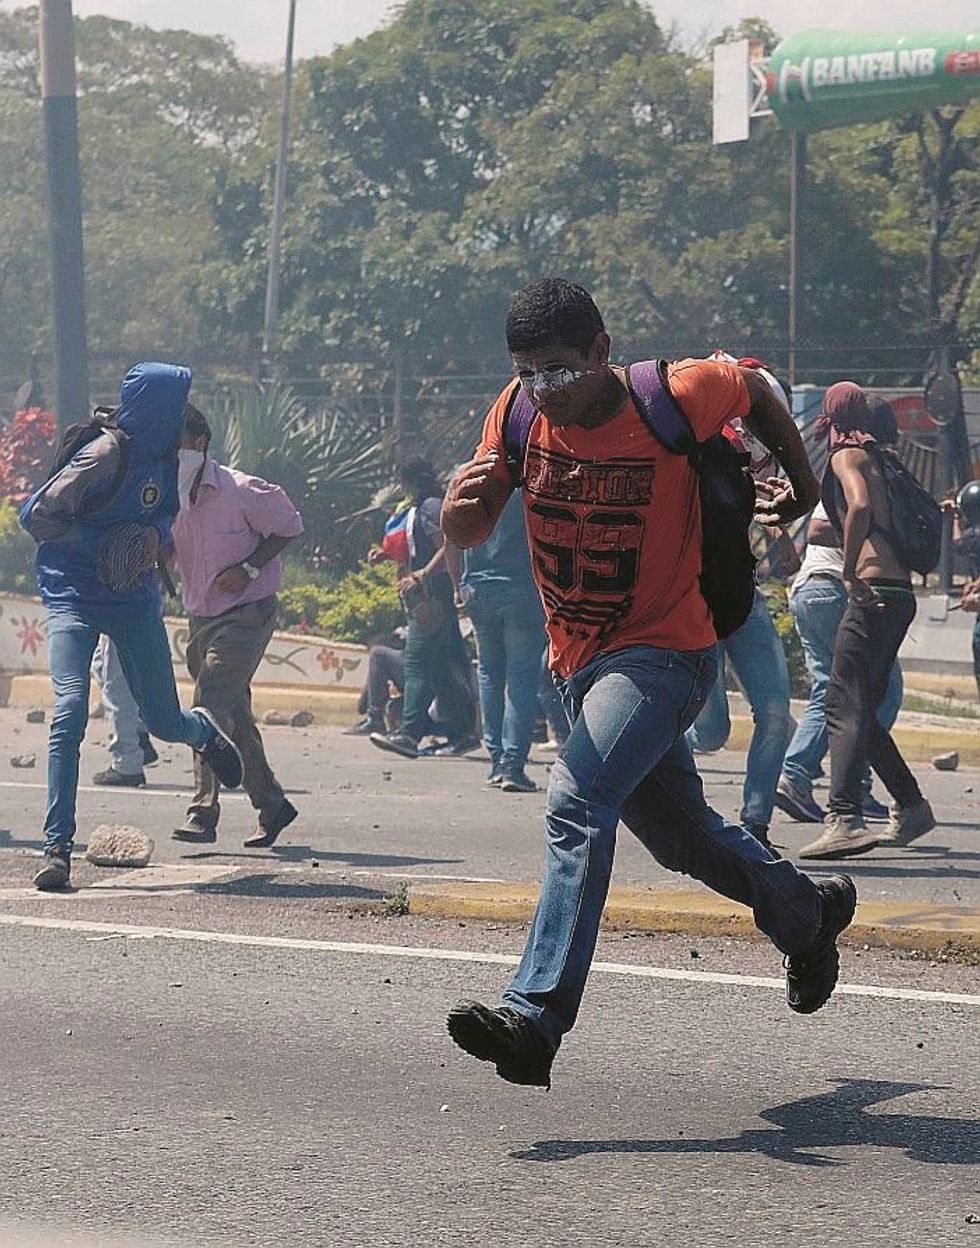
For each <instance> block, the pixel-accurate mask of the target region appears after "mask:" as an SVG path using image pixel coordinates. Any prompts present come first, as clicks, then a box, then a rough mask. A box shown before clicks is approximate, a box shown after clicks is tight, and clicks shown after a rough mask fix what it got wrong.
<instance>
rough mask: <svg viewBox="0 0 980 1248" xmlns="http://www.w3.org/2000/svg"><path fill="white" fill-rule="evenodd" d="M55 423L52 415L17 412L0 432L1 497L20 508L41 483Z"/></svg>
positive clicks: (30, 410)
mask: <svg viewBox="0 0 980 1248" xmlns="http://www.w3.org/2000/svg"><path fill="white" fill-rule="evenodd" d="M56 434H57V422H56V421H55V418H54V415H53V413H51V412H46V411H44V410H43V408H40V407H30V408H28V409H27V410H26V411H23V412H17V413H15V415H14V416H13V418H12V419H11V421H10V423H9V424H8V425H7V427H6V428H5V429H4V430H3V431H2V432H0V498H7V499H9V500H10V501H11V502H12V503H15V504H17V505H19V504H20V503H22V502H23V501H24V499H25V498H27V497H28V496H29V495H30V494H32V493H33V492H34V490H36V489H37V487H38V486H39V485H40V484H41V482H42V481H43V480H44V477H45V474H46V473H47V470H48V467H49V465H50V463H51V456H52V451H53V449H54V443H55V436H56Z"/></svg>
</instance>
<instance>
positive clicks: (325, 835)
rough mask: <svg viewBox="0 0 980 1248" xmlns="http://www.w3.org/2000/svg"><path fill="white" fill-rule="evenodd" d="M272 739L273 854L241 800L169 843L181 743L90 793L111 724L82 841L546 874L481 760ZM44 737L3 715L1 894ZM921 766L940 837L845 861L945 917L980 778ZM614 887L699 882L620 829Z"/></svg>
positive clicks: (164, 851)
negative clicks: (201, 831) (197, 836)
mask: <svg viewBox="0 0 980 1248" xmlns="http://www.w3.org/2000/svg"><path fill="white" fill-rule="evenodd" d="M264 734H265V737H266V742H267V746H268V751H269V755H270V758H271V759H272V761H273V764H274V766H275V768H276V770H277V771H278V773H279V775H280V777H281V779H282V781H283V783H284V784H285V785H286V787H287V789H288V790H289V792H290V794H291V796H292V799H293V801H294V802H295V804H296V806H297V807H298V808H299V810H300V818H299V819H298V820H297V821H296V823H295V824H293V826H292V827H290V828H289V829H287V831H286V832H285V833H284V834H283V836H282V838H281V840H280V842H279V844H278V845H277V846H276V847H275V850H274V851H261V850H252V851H246V850H243V849H242V846H241V842H242V840H243V839H244V837H245V836H247V835H248V833H249V832H250V831H251V830H252V828H253V827H254V822H253V816H252V812H251V808H250V807H249V806H248V803H247V802H246V800H245V799H244V798H243V797H242V796H241V795H240V794H228V795H226V796H225V797H224V798H223V813H222V819H221V826H220V832H219V841H218V844H217V845H216V846H205V847H201V846H189V845H182V844H180V843H178V842H174V841H171V840H170V832H171V831H172V829H173V827H174V826H176V823H177V822H179V820H180V818H181V816H182V814H183V811H184V807H185V804H186V802H187V799H188V796H189V793H190V786H191V767H190V755H189V753H188V752H187V751H185V750H183V749H180V748H178V747H164V748H163V749H162V753H163V755H164V759H165V761H162V762H161V763H160V764H159V765H158V766H157V767H155V768H153V769H152V770H151V771H150V772H149V773H148V777H149V779H150V785H149V787H147V788H146V789H141V790H107V789H101V790H100V789H93V788H92V787H91V786H90V783H89V782H90V779H91V776H92V774H93V773H94V772H95V771H97V770H99V769H100V768H101V767H103V766H105V765H106V763H107V756H106V752H105V748H104V744H103V742H104V739H105V736H106V725H105V722H104V721H102V722H96V723H93V724H92V725H91V728H90V735H89V740H88V741H86V743H85V745H84V747H83V751H82V768H81V776H82V789H81V791H80V794H79V843H80V844H84V843H85V839H86V837H87V836H88V835H89V834H90V832H91V830H92V829H93V828H94V827H95V826H97V825H98V824H101V823H107V822H108V823H128V824H135V825H137V826H140V827H141V828H143V829H144V830H145V831H146V832H148V833H149V834H150V835H151V836H152V837H153V838H154V840H155V842H156V854H155V859H154V860H155V861H158V862H184V863H205V864H206V863H214V864H228V865H238V866H242V867H248V866H250V865H252V864H254V866H255V869H256V874H257V875H262V876H263V877H267V876H270V875H272V876H274V875H275V874H276V873H277V872H278V871H279V870H280V869H281V868H284V867H289V866H296V865H300V864H308V863H309V862H310V861H311V860H313V859H315V860H316V861H317V862H318V863H319V864H320V869H321V871H323V872H324V873H327V872H335V873H340V874H344V875H346V876H348V878H353V876H354V875H355V874H356V873H357V872H366V873H370V874H372V875H375V876H381V877H386V878H394V879H411V878H416V877H418V878H428V877H450V878H460V879H493V880H497V879H504V880H533V879H536V878H538V876H539V873H540V868H541V864H542V861H543V824H542V813H543V809H544V795H543V793H539V794H527V795H524V794H502V793H499V792H496V791H494V790H487V789H485V788H484V787H483V780H484V775H485V770H486V764H485V761H484V760H483V759H481V758H480V756H479V755H470V756H468V757H467V758H463V759H436V758H425V759H419V760H418V761H416V762H410V761H407V760H403V759H400V758H398V757H397V756H395V755H390V754H383V753H381V752H380V751H378V750H377V749H375V748H374V747H373V746H371V745H370V744H369V743H368V742H367V741H364V740H362V739H357V738H350V737H344V736H342V735H341V733H340V732H339V730H337V729H333V728H310V729H290V728H267V729H265V730H264ZM46 742H47V727H46V725H33V724H27V723H25V722H24V712H23V711H22V710H17V709H13V708H11V709H3V710H0V874H4V873H5V874H4V883H5V884H6V885H8V886H9V885H12V884H13V883H14V882H15V880H21V881H23V880H26V879H27V878H29V876H30V874H31V873H32V870H33V859H32V858H31V857H30V855H32V854H35V853H36V852H37V851H38V850H39V849H40V843H41V842H40V828H41V825H42V823H43V816H44V807H45V787H44V780H45V757H46ZM32 753H33V754H34V755H35V758H36V761H35V765H34V767H33V768H29V769H23V768H15V767H13V766H12V765H11V763H10V761H9V760H10V759H11V758H12V757H14V756H19V755H23V754H28V755H29V754H32ZM551 757H552V756H550V755H547V754H545V753H543V752H537V751H536V752H535V756H534V760H533V762H532V765H531V766H530V767H529V769H528V770H529V774H530V775H532V776H533V777H534V778H535V779H536V780H537V781H538V782H539V784H541V785H542V786H544V785H545V784H546V783H547V764H548V762H549V761H550V760H551ZM699 766H700V768H701V771H702V775H703V777H704V781H705V785H706V788H707V791H708V795H709V799H710V800H711V801H712V802H713V804H714V805H715V806H716V807H717V808H718V809H719V810H721V811H723V812H724V813H726V814H728V815H729V816H734V815H735V814H736V812H737V810H738V807H739V805H740V800H741V784H742V768H743V766H744V756H743V755H740V754H737V753H732V752H728V751H722V752H721V753H719V754H715V755H711V756H707V757H702V758H700V759H699ZM916 770H917V771H918V773H919V775H920V778H921V782H922V785H923V789H924V791H925V792H926V793H927V794H928V796H929V797H930V800H931V801H932V802H933V804H934V807H935V810H936V813H937V816H938V818H939V819H940V822H941V826H940V827H939V828H938V829H937V830H936V831H935V832H933V833H931V834H930V835H929V836H927V837H925V838H923V840H922V841H920V842H918V843H917V845H916V846H915V847H913V848H911V849H908V850H884V849H877V850H874V851H873V852H872V853H871V854H868V855H865V856H864V857H862V858H857V859H852V860H851V863H850V865H849V867H848V871H849V872H850V873H851V874H852V875H853V876H854V878H855V880H856V881H857V884H858V888H859V890H860V893H861V896H862V897H864V898H865V899H866V900H891V899H896V898H906V899H909V900H917V901H922V902H927V903H930V904H933V905H939V906H949V905H956V904H963V905H974V906H978V905H980V771H978V770H976V769H970V768H966V769H964V768H961V769H960V770H959V771H958V772H956V773H953V774H949V773H940V772H937V771H935V770H933V769H932V768H931V767H928V766H919V767H917V768H916ZM820 792H821V791H820V790H818V796H819V795H820ZM815 834H816V831H815V828H814V827H813V825H801V824H795V823H792V822H791V821H789V820H788V819H786V818H785V817H784V816H783V815H781V814H779V812H776V817H775V820H774V824H773V831H772V835H773V839H774V840H775V842H776V843H777V844H779V845H781V846H783V847H784V850H785V852H787V853H789V854H790V855H792V854H793V853H794V851H795V850H797V849H799V847H800V846H801V845H803V844H805V843H806V841H808V840H810V839H812V838H813V836H814V835H815ZM5 850H8V851H11V852H10V853H4V852H3V851H5ZM614 879H615V881H616V882H618V883H624V884H626V883H629V884H653V885H658V886H663V885H669V884H676V885H677V886H679V887H689V886H690V884H689V881H686V880H684V879H682V878H681V877H678V876H675V875H671V874H669V873H667V872H664V871H662V870H661V869H660V868H659V867H658V866H657V865H656V863H654V862H653V861H652V860H651V859H650V857H649V856H648V855H647V854H646V852H645V851H644V850H643V849H642V848H641V847H640V846H639V845H638V844H637V843H636V842H635V841H634V839H633V838H632V837H631V836H630V835H629V834H628V833H627V832H625V831H624V832H623V833H622V834H621V836H620V842H619V849H618V853H617V862H616V871H615V876H614Z"/></svg>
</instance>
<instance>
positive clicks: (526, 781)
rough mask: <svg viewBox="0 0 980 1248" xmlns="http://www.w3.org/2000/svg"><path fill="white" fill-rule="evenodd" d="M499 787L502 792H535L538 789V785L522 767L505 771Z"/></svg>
mask: <svg viewBox="0 0 980 1248" xmlns="http://www.w3.org/2000/svg"><path fill="white" fill-rule="evenodd" d="M500 788H501V790H502V791H503V792H504V793H537V791H538V786H537V785H536V784H535V783H534V781H533V780H532V779H531V777H530V776H529V775H528V774H527V773H526V772H525V771H524V770H523V769H522V770H521V771H505V772H504V776H503V780H502V781H501V784H500Z"/></svg>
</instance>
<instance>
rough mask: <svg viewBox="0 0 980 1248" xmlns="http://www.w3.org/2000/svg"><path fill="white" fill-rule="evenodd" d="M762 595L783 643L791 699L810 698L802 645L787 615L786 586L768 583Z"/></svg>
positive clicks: (808, 678) (790, 618)
mask: <svg viewBox="0 0 980 1248" xmlns="http://www.w3.org/2000/svg"><path fill="white" fill-rule="evenodd" d="M761 588H762V595H763V597H764V598H765V600H766V606H767V607H768V608H769V614H770V615H771V616H772V618H773V623H774V624H775V625H776V632H777V633H778V634H779V640H780V641H781V642H782V643H783V650H784V652H785V654H786V666H787V667H788V668H789V692H790V697H793V698H808V697H809V696H810V676H809V673H808V672H807V670H806V662H805V660H804V658H803V645H802V643H801V642H800V635H799V633H798V632H797V631H796V625H795V624H794V623H793V617H792V616H791V615H790V613H789V606H788V602H787V592H786V586H785V585H782V584H779V583H778V582H776V581H768V582H767V583H766V584H765V585H763V586H762V587H761Z"/></svg>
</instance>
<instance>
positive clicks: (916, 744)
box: [726, 715, 980, 767]
mask: <svg viewBox="0 0 980 1248" xmlns="http://www.w3.org/2000/svg"><path fill="white" fill-rule="evenodd" d="M751 736H752V720H751V719H750V718H749V717H748V716H747V715H733V716H732V732H731V736H730V737H729V738H728V745H727V747H726V748H727V749H729V750H747V749H748V748H749V739H750V738H751ZM892 737H893V738H894V740H895V744H896V745H897V746H898V748H899V749H900V750H901V752H902V754H903V755H904V756H905V758H907V759H908V761H909V762H910V763H928V762H931V761H932V759H933V757H934V756H935V755H936V754H948V753H949V752H950V751H952V750H956V751H957V753H958V754H959V756H960V762H961V763H962V764H963V765H964V766H973V767H976V766H980V720H978V721H977V726H976V728H940V727H933V726H932V725H928V726H927V725H919V724H903V723H902V722H901V719H899V722H898V723H897V724H896V725H895V727H894V728H893V729H892Z"/></svg>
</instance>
